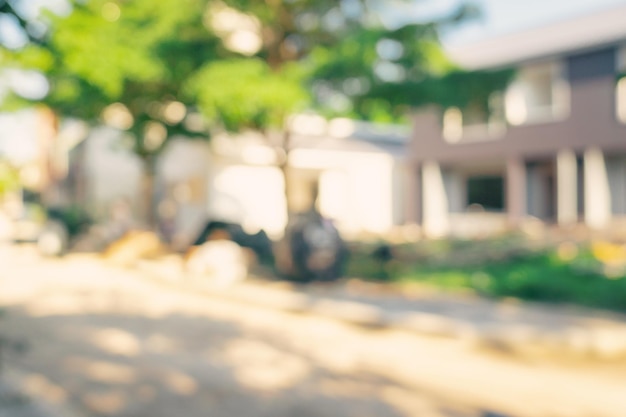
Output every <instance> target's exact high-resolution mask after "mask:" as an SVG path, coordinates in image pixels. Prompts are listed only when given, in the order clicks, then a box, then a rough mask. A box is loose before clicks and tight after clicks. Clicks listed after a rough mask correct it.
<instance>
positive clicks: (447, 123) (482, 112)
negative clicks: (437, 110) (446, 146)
mask: <svg viewBox="0 0 626 417" xmlns="http://www.w3.org/2000/svg"><path fill="white" fill-rule="evenodd" d="M505 126H506V125H505V120H504V117H503V103H502V94H501V93H494V94H492V95H491V97H490V99H489V103H488V104H487V106H485V105H483V104H482V103H480V102H474V103H470V104H469V105H468V106H466V107H465V108H464V109H459V108H458V107H451V108H449V109H448V110H446V112H445V113H444V116H443V136H444V138H445V140H446V141H447V142H450V143H457V142H461V141H463V142H466V141H478V140H489V139H494V138H497V137H498V136H501V135H502V133H503V132H504V130H505Z"/></svg>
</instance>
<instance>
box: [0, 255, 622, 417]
mask: <svg viewBox="0 0 626 417" xmlns="http://www.w3.org/2000/svg"><path fill="white" fill-rule="evenodd" d="M2 265H3V266H2V268H1V269H0V306H3V307H5V308H7V310H8V314H7V316H6V317H5V318H3V319H2V320H0V332H1V333H2V334H3V335H7V336H9V337H11V338H14V339H18V340H24V341H25V342H26V343H27V344H28V350H27V352H26V353H24V354H11V353H9V354H7V355H6V358H5V363H6V365H7V366H8V367H9V368H10V369H14V370H17V371H19V372H22V373H23V374H24V375H25V381H26V384H27V385H28V386H29V387H30V388H31V391H35V392H37V393H39V395H41V396H42V397H43V398H45V399H46V400H47V401H49V402H52V403H59V404H67V405H69V406H71V407H72V408H73V409H74V410H76V411H77V412H78V413H79V414H81V415H84V416H90V417H91V416H120V417H122V416H124V417H174V416H186V417H195V416H215V417H221V416H224V417H226V416H228V417H232V416H237V417H247V416H250V417H252V416H254V417H262V416H267V417H322V416H328V417H331V416H332V417H343V416H354V417H368V416H372V417H386V416H389V417H400V416H404V417H408V416H421V417H436V416H458V417H461V416H468V417H470V416H498V415H503V416H511V417H513V416H519V417H526V416H528V417H531V416H532V417H534V416H537V417H539V416H542V417H577V416H580V417H604V416H606V417H611V416H615V417H617V416H619V417H622V416H624V415H626V401H625V400H624V399H625V398H626V373H624V372H623V371H624V370H625V369H626V368H625V367H624V365H623V364H619V363H617V364H616V363H611V364H605V365H602V364H597V365H593V366H592V365H584V364H580V365H578V366H573V365H570V366H565V365H563V364H561V365H557V364H555V363H550V362H547V361H520V360H516V359H514V358H510V357H506V356H497V355H494V354H490V353H486V352H481V351H477V350H475V349H473V348H470V347H468V346H466V345H464V344H463V343H459V342H454V341H451V340H446V339H437V338H427V337H420V336H417V335H415V334H409V333H404V332H401V331H392V330H372V329H370V330H368V329H363V328H357V327H353V326H350V325H348V324H345V323H341V322H338V321H333V320H331V319H325V318H321V317H316V316H311V315H307V314H299V315H298V314H290V313H285V312H280V311H275V310H272V309H268V308H260V307H254V306H250V305H245V304H242V303H236V302H231V301H226V300H224V299H220V298H211V297H207V296H205V295H197V294H193V293H190V292H188V291H178V290H176V289H173V288H172V287H171V286H162V285H159V284H157V283H155V282H152V281H149V280H145V279H143V278H142V277H141V276H140V275H139V274H138V273H137V272H133V271H131V270H127V269H121V268H115V267H112V266H107V265H105V264H103V263H101V262H99V261H97V260H96V259H94V258H93V257H90V256H73V257H69V258H65V259H62V260H42V259H40V258H39V257H37V256H36V255H35V254H34V253H33V252H30V251H28V250H19V251H16V250H13V251H12V252H10V253H9V252H5V257H4V258H3V261H2Z"/></svg>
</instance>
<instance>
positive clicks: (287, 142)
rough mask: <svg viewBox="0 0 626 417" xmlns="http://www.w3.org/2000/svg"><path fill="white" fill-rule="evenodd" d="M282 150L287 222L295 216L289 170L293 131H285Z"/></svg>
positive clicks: (286, 129) (281, 164)
mask: <svg viewBox="0 0 626 417" xmlns="http://www.w3.org/2000/svg"><path fill="white" fill-rule="evenodd" d="M281 149H282V151H283V155H282V156H283V159H282V160H281V161H280V165H279V168H280V171H281V173H282V174H283V183H284V192H285V203H286V205H287V221H289V219H291V216H292V214H293V207H292V198H291V188H290V187H291V181H290V179H291V178H290V170H289V157H290V154H291V130H290V129H289V128H288V127H286V128H285V130H284V131H283V138H282V143H281Z"/></svg>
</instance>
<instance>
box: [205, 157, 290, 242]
mask: <svg viewBox="0 0 626 417" xmlns="http://www.w3.org/2000/svg"><path fill="white" fill-rule="evenodd" d="M210 176H211V181H209V183H208V214H209V216H210V217H211V218H212V219H216V220H217V219H219V220H225V221H231V222H237V223H241V224H242V225H243V226H244V227H245V228H246V229H247V230H248V231H249V232H255V231H256V230H258V229H261V228H262V229H264V230H265V231H266V232H267V233H268V235H270V236H272V237H279V236H280V235H281V234H282V232H283V229H284V227H285V224H286V222H287V209H286V203H285V193H284V181H283V177H282V173H281V171H280V170H279V169H278V168H276V167H272V166H251V165H242V164H228V163H224V162H217V161H216V163H215V164H214V166H213V167H212V169H211V174H210Z"/></svg>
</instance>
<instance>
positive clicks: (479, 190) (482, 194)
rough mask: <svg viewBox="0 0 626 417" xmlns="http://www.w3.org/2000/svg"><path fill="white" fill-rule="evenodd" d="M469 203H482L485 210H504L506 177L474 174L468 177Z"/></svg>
mask: <svg viewBox="0 0 626 417" xmlns="http://www.w3.org/2000/svg"><path fill="white" fill-rule="evenodd" d="M467 204H468V205H472V204H478V205H481V206H482V207H483V208H484V209H485V210H493V211H503V210H504V178H503V177H502V176H474V177H469V178H468V179H467Z"/></svg>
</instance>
